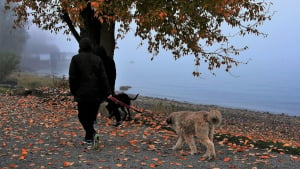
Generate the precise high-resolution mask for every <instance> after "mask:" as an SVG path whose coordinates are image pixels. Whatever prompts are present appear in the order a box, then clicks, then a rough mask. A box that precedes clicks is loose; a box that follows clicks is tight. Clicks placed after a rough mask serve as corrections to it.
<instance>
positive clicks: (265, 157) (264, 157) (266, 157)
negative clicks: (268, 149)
mask: <svg viewBox="0 0 300 169" xmlns="http://www.w3.org/2000/svg"><path fill="white" fill-rule="evenodd" d="M258 158H262V159H268V158H270V156H258Z"/></svg>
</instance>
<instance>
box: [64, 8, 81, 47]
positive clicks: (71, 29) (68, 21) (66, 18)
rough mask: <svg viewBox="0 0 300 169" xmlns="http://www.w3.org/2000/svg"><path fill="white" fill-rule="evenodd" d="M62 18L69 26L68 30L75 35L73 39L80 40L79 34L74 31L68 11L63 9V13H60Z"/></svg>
mask: <svg viewBox="0 0 300 169" xmlns="http://www.w3.org/2000/svg"><path fill="white" fill-rule="evenodd" d="M62 19H63V20H64V21H65V22H66V23H67V25H68V26H69V29H70V31H71V32H72V34H73V36H74V37H75V39H76V40H77V42H79V40H80V35H79V33H78V32H77V31H76V29H75V27H74V25H73V23H72V20H71V18H70V16H69V13H68V12H67V11H66V10H63V15H62Z"/></svg>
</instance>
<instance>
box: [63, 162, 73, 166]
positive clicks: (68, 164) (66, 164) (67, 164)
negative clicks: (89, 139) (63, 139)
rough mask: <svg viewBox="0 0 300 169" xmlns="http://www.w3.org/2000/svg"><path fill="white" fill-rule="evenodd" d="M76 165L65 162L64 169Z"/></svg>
mask: <svg viewBox="0 0 300 169" xmlns="http://www.w3.org/2000/svg"><path fill="white" fill-rule="evenodd" d="M73 164H74V162H69V161H65V162H64V167H70V166H72V165H73Z"/></svg>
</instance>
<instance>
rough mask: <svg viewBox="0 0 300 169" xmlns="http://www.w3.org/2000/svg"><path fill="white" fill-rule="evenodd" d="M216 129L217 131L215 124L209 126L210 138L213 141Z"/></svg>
mask: <svg viewBox="0 0 300 169" xmlns="http://www.w3.org/2000/svg"><path fill="white" fill-rule="evenodd" d="M214 131H215V125H210V126H209V139H210V140H211V141H214Z"/></svg>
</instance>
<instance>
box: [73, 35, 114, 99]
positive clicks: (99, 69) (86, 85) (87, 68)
mask: <svg viewBox="0 0 300 169" xmlns="http://www.w3.org/2000/svg"><path fill="white" fill-rule="evenodd" d="M79 48H80V49H79V54H77V55H75V56H73V58H72V60H71V63H70V68H69V86H70V90H71V94H72V95H74V97H75V100H76V101H103V100H105V99H106V97H107V96H108V95H109V94H111V90H110V87H109V82H108V78H107V75H106V72H105V68H104V65H103V62H102V60H101V58H100V57H99V56H97V55H95V54H93V52H92V44H91V42H90V40H89V39H86V38H83V39H82V40H80V42H79Z"/></svg>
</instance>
